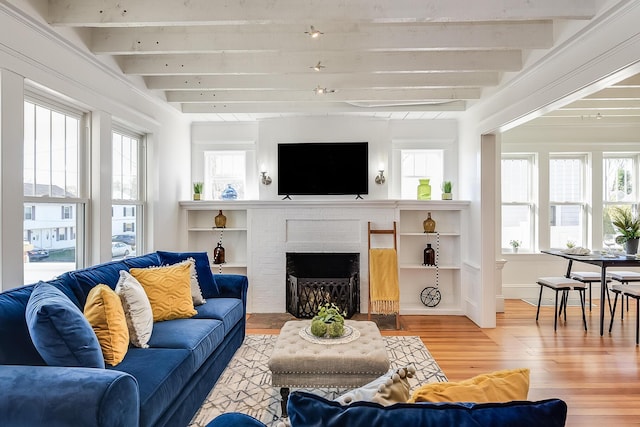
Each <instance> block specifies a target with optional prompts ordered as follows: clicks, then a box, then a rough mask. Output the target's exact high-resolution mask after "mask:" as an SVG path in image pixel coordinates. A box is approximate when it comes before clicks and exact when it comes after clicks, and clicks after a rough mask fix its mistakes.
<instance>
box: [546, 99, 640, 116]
mask: <svg viewBox="0 0 640 427" xmlns="http://www.w3.org/2000/svg"><path fill="white" fill-rule="evenodd" d="M629 108H630V109H640V99H628V100H625V99H580V100H578V101H574V102H572V103H571V104H569V105H565V106H564V107H562V108H561V109H560V111H564V110H596V111H599V110H620V109H629ZM551 114H553V112H551Z"/></svg>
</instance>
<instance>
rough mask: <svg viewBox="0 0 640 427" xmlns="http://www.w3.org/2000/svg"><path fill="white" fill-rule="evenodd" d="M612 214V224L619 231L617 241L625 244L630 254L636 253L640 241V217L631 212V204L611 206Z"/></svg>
mask: <svg viewBox="0 0 640 427" xmlns="http://www.w3.org/2000/svg"><path fill="white" fill-rule="evenodd" d="M610 216H611V224H613V226H614V228H615V229H616V231H617V232H618V233H619V234H618V235H617V236H616V243H618V244H621V245H623V246H624V249H625V251H626V252H627V253H628V254H630V255H635V254H636V253H637V252H638V242H639V241H640V240H639V239H640V218H638V216H634V215H633V214H632V213H631V208H630V207H629V206H624V207H619V206H615V207H613V208H611V212H610Z"/></svg>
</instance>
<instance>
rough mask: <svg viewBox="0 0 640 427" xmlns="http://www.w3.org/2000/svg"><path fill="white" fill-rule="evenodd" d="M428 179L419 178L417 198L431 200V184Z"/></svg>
mask: <svg viewBox="0 0 640 427" xmlns="http://www.w3.org/2000/svg"><path fill="white" fill-rule="evenodd" d="M429 181H430V179H429V178H424V179H421V180H420V184H419V185H418V200H431V184H429Z"/></svg>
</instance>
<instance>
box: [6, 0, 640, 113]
mask: <svg viewBox="0 0 640 427" xmlns="http://www.w3.org/2000/svg"><path fill="white" fill-rule="evenodd" d="M37 1H38V0H33V1H32V2H31V3H34V2H37ZM14 3H16V5H17V6H18V7H19V6H20V4H19V3H25V2H24V1H22V2H20V1H15V2H14ZM41 3H44V4H46V6H45V7H42V5H41V7H38V8H35V9H36V10H39V11H40V12H42V14H43V15H44V16H42V18H43V19H44V20H45V21H47V22H48V23H49V24H50V25H51V26H52V27H53V28H54V29H56V30H58V31H60V33H61V34H63V35H64V34H69V33H70V32H71V30H70V29H73V32H74V33H75V34H77V35H79V36H80V37H79V39H80V40H83V42H84V43H85V47H86V48H87V49H88V50H90V51H91V52H92V53H93V54H95V55H97V56H98V57H99V58H101V59H102V60H103V61H104V62H105V63H115V64H116V65H117V67H118V68H119V69H120V70H121V71H122V73H124V74H125V75H127V76H130V78H131V79H132V80H133V79H138V80H140V79H142V80H143V82H144V84H145V85H146V87H147V88H148V89H149V90H151V91H153V92H154V93H155V94H156V95H157V96H158V97H160V98H161V99H164V100H166V101H167V102H169V103H171V104H172V105H174V106H175V108H177V109H179V110H180V111H182V112H184V113H186V114H190V115H193V116H194V117H203V116H206V117H208V118H209V119H210V120H254V119H260V118H264V117H273V116H289V115H308V114H312V115H332V114H340V115H343V114H352V115H374V116H379V117H389V118H396V119H412V118H420V119H423V118H429V119H433V118H447V117H455V115H456V114H459V113H460V112H463V111H465V110H466V109H468V108H469V106H471V105H472V104H473V103H474V102H476V101H477V100H479V99H481V98H482V97H483V96H488V95H489V94H490V93H491V92H492V91H494V90H495V88H496V87H498V86H499V85H500V84H504V83H505V82H506V81H508V80H509V79H511V78H513V77H514V76H516V75H517V74H518V73H520V72H522V71H523V70H524V69H526V67H527V66H528V65H530V63H531V62H532V61H533V60H534V59H535V58H539V57H541V56H543V55H544V54H545V53H548V52H550V51H551V50H552V49H553V48H554V46H556V45H557V44H558V43H559V41H560V39H561V38H564V39H566V38H567V37H570V36H571V34H572V33H575V32H576V31H579V30H580V28H582V27H584V26H585V25H588V23H589V21H590V20H591V19H593V18H594V17H595V16H596V15H597V14H598V13H599V12H601V10H600V9H601V8H602V4H604V3H605V2H604V1H602V0H536V1H531V0H268V1H267V0H244V1H239V0H189V1H184V0H118V1H112V0H48V2H46V1H41ZM611 3H615V2H608V3H607V4H609V5H610V4H611ZM43 11H44V12H43ZM311 26H313V27H314V28H315V29H317V30H319V31H321V32H323V33H324V34H321V35H320V36H319V37H317V38H312V37H310V36H309V34H306V33H305V32H310V31H311ZM318 63H320V65H321V66H322V68H321V69H320V71H315V70H314V69H313V67H314V66H315V65H316V64H318ZM317 87H320V88H326V89H328V91H329V92H330V93H325V94H316V93H315V92H314V88H317ZM605 107H606V108H607V113H606V114H610V113H611V114H613V113H614V112H615V113H616V114H629V111H630V110H631V111H633V113H636V112H637V111H639V110H640V79H639V78H637V77H636V78H633V79H629V80H628V81H626V82H625V83H624V85H622V84H621V85H618V86H614V87H612V88H609V89H606V90H605V91H603V92H601V93H599V94H594V95H592V96H590V97H588V98H587V99H584V100H581V101H577V102H574V103H573V104H570V105H568V106H566V107H565V108H563V109H562V110H560V111H557V112H554V113H553V115H552V116H551V117H553V118H558V117H565V118H566V117H567V116H570V117H573V118H574V119H576V118H579V117H581V116H582V117H583V118H584V116H585V115H587V116H588V115H593V116H594V117H595V115H596V114H597V112H600V113H601V114H603V115H604V114H605V111H604V108H605ZM553 118H552V119H551V120H553Z"/></svg>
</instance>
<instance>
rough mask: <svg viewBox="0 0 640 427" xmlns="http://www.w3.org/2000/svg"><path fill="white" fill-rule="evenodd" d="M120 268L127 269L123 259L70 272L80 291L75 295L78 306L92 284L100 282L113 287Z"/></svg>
mask: <svg viewBox="0 0 640 427" xmlns="http://www.w3.org/2000/svg"><path fill="white" fill-rule="evenodd" d="M120 270H129V267H127V265H126V264H125V263H124V262H123V261H112V262H106V263H104V264H98V265H94V266H92V267H89V268H85V269H82V270H76V271H72V272H70V273H69V274H70V275H71V276H73V278H74V279H75V280H76V281H77V283H78V286H79V287H80V289H81V293H80V294H79V295H77V297H78V301H79V306H80V307H81V308H82V307H84V305H85V303H86V299H87V295H89V292H90V291H91V289H93V287H94V286H96V285H99V284H100V283H102V284H105V285H107V286H109V287H110V288H111V289H115V288H116V284H117V283H118V279H120Z"/></svg>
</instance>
